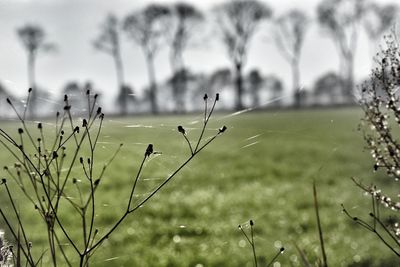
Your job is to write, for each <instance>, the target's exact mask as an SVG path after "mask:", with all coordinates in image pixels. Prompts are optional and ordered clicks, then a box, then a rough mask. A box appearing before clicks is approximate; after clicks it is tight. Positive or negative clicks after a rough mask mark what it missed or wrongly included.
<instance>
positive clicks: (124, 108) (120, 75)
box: [114, 49, 129, 115]
mask: <svg viewBox="0 0 400 267" xmlns="http://www.w3.org/2000/svg"><path fill="white" fill-rule="evenodd" d="M114 61H115V70H116V74H117V84H118V89H119V94H120V101H118V102H119V104H120V105H121V107H120V110H121V114H122V115H126V114H127V113H128V98H129V96H124V93H125V92H124V91H125V90H124V86H125V85H124V69H123V65H122V60H121V55H120V51H119V49H117V50H116V51H115V53H114Z"/></svg>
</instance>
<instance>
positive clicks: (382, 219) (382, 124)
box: [343, 33, 400, 256]
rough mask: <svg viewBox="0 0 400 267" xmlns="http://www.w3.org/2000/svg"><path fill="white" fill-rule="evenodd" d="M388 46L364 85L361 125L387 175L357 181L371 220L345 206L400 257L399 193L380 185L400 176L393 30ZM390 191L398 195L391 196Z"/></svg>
mask: <svg viewBox="0 0 400 267" xmlns="http://www.w3.org/2000/svg"><path fill="white" fill-rule="evenodd" d="M385 43H386V46H385V47H384V48H383V49H382V51H381V52H380V53H378V54H377V57H376V63H377V67H376V68H375V69H374V70H373V71H372V73H371V77H370V79H369V81H368V82H366V83H364V84H362V85H361V100H360V104H361V107H362V109H363V111H364V117H363V119H362V121H361V124H360V130H361V131H362V132H363V136H364V140H365V142H366V149H368V150H369V151H370V152H371V156H372V158H373V159H374V161H375V163H374V165H373V170H374V171H384V172H385V173H386V175H387V176H388V178H386V179H385V180H384V181H377V182H376V183H374V184H372V185H370V186H367V185H364V184H363V183H361V182H360V181H358V180H357V179H355V178H353V181H354V183H355V184H356V185H357V186H358V187H359V188H361V189H362V190H363V191H364V192H365V193H366V194H367V195H369V196H370V198H371V211H370V212H369V217H370V219H369V220H368V219H362V218H360V217H355V216H353V215H351V214H350V213H349V211H348V210H347V209H346V208H345V207H344V206H343V211H344V213H345V214H346V215H347V216H348V217H350V218H351V219H353V220H354V222H355V223H357V224H358V225H360V226H362V227H363V228H365V229H367V230H368V231H370V232H372V233H374V234H375V235H376V236H377V237H378V238H379V239H380V240H381V241H382V242H383V243H384V244H385V245H386V246H387V247H388V248H389V249H390V250H391V251H392V252H393V253H395V254H396V255H397V256H400V225H399V222H398V218H397V214H398V212H399V211H400V202H399V201H398V200H397V198H398V193H399V192H390V193H387V192H384V191H383V190H382V189H380V188H379V186H378V184H379V183H381V182H386V183H389V184H391V186H392V188H393V189H394V190H395V188H396V186H397V183H398V180H399V178H400V142H399V140H398V136H397V133H398V132H397V129H396V127H398V126H399V124H400V95H399V93H398V90H399V88H400V87H399V86H400V49H399V43H398V40H397V39H396V35H395V34H394V33H392V34H389V35H388V36H385ZM391 194H397V196H396V197H392V196H391Z"/></svg>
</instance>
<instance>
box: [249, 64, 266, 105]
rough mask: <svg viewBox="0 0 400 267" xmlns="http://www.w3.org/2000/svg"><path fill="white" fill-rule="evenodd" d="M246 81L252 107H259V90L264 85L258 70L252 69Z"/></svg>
mask: <svg viewBox="0 0 400 267" xmlns="http://www.w3.org/2000/svg"><path fill="white" fill-rule="evenodd" d="M247 81H248V83H249V89H250V93H251V96H252V102H253V107H258V106H259V105H260V100H259V99H260V95H259V94H260V90H261V87H262V86H263V85H264V78H263V77H262V75H261V73H260V72H259V71H258V69H253V70H251V71H250V73H249V75H248V77H247Z"/></svg>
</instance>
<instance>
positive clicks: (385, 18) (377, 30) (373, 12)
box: [363, 1, 399, 55]
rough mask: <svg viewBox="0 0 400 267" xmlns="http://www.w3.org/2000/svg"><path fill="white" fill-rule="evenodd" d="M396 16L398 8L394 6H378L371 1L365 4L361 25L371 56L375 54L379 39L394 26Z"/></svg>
mask: <svg viewBox="0 0 400 267" xmlns="http://www.w3.org/2000/svg"><path fill="white" fill-rule="evenodd" d="M398 14H399V7H398V6H397V5H396V4H391V3H389V4H386V5H385V4H384V5H380V4H378V3H377V2H372V1H371V2H368V3H367V5H366V13H365V16H364V19H363V24H364V29H365V32H366V33H367V36H368V38H369V41H370V42H369V44H370V46H371V54H372V55H374V54H375V53H376V52H377V51H376V50H377V49H376V44H377V43H378V40H379V38H381V37H382V34H383V33H384V32H385V31H387V30H388V29H389V28H390V27H391V26H393V25H394V23H395V21H396V17H397V15H398Z"/></svg>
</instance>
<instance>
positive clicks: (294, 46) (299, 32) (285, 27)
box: [275, 9, 309, 107]
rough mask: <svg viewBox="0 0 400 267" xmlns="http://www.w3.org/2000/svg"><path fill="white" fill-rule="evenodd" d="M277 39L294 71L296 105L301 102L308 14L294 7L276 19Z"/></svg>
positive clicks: (293, 82) (293, 85) (298, 105)
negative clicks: (302, 51) (301, 63)
mask: <svg viewBox="0 0 400 267" xmlns="http://www.w3.org/2000/svg"><path fill="white" fill-rule="evenodd" d="M276 26H277V28H276V31H275V40H276V43H277V47H278V49H279V50H280V51H281V53H282V55H283V57H284V58H285V59H286V61H287V62H288V63H289V64H290V67H291V71H292V87H293V92H294V100H295V101H294V102H295V106H296V107H300V102H301V92H300V86H301V79H300V55H301V49H302V47H303V44H304V37H305V34H306V31H307V30H308V26H309V19H308V18H307V15H306V14H305V13H304V12H302V11H300V10H297V9H293V10H290V11H288V12H287V13H285V14H284V15H282V16H280V17H279V18H278V19H277V20H276Z"/></svg>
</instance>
